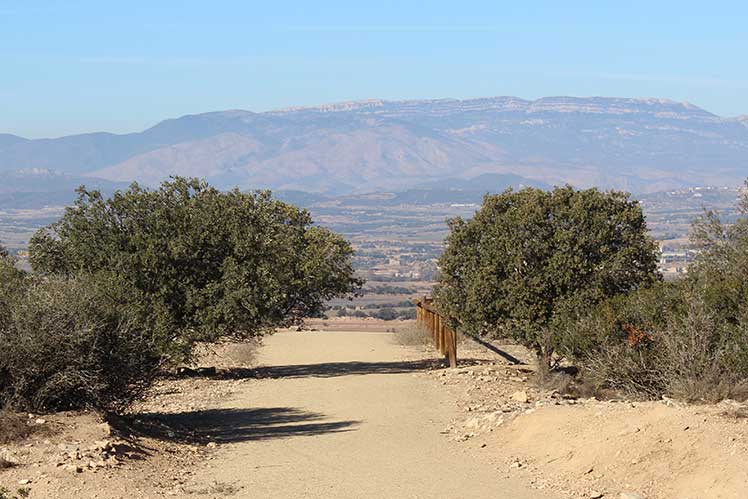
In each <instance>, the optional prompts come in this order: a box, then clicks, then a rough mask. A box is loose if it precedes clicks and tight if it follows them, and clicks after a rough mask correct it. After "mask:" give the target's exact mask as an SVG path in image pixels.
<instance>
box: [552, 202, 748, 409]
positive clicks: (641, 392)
mask: <svg viewBox="0 0 748 499" xmlns="http://www.w3.org/2000/svg"><path fill="white" fill-rule="evenodd" d="M743 203H744V204H745V205H748V203H747V202H746V200H745V199H744V201H743ZM692 239H693V242H694V243H695V245H696V246H697V247H699V248H700V249H701V252H700V254H699V256H698V257H697V259H696V261H695V262H694V263H693V264H692V265H691V266H690V268H689V273H688V276H687V277H686V278H684V279H681V280H679V281H677V282H675V283H672V284H658V285H655V286H653V287H651V288H649V289H643V290H639V291H635V292H633V293H631V294H629V295H627V296H620V297H616V298H613V299H610V300H607V301H605V302H603V303H602V304H601V305H599V306H597V307H596V308H593V309H592V310H591V311H582V310H581V309H578V310H577V311H576V312H575V313H574V314H568V315H567V316H566V317H565V320H564V321H559V323H558V324H557V326H558V328H559V334H558V335H557V338H558V340H559V341H558V344H557V349H558V351H559V352H562V353H563V354H564V355H567V356H568V357H569V358H571V359H572V360H573V361H574V362H576V363H577V364H579V365H580V366H581V367H582V370H583V373H584V375H585V377H586V379H587V380H589V381H591V382H592V383H594V384H595V385H596V386H598V387H607V388H613V389H615V390H618V391H622V392H625V393H628V394H630V395H633V396H638V397H645V398H659V397H661V396H663V395H667V396H671V397H677V398H680V399H683V400H688V401H717V400H720V399H723V398H727V397H730V398H746V397H747V396H748V282H747V281H746V278H745V276H746V275H748V219H746V218H740V219H738V221H737V222H736V223H734V224H733V225H730V226H726V225H724V224H722V222H721V221H720V220H719V218H718V217H717V215H716V214H715V213H712V212H706V213H705V214H704V215H703V216H702V217H700V218H699V219H697V220H696V221H695V223H694V226H693V231H692ZM632 332H633V333H634V334H633V336H634V338H633V339H634V340H637V337H638V340H639V341H631V339H632V338H630V337H629V336H630V334H631V333H632Z"/></svg>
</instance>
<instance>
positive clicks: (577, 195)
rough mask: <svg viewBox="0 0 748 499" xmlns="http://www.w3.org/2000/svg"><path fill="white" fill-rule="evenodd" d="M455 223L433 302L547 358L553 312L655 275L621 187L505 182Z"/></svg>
mask: <svg viewBox="0 0 748 499" xmlns="http://www.w3.org/2000/svg"><path fill="white" fill-rule="evenodd" d="M449 226H450V230H451V232H450V234H449V236H448V238H447V246H446V249H445V251H444V253H443V254H442V256H441V257H440V260H439V267H440V276H441V277H440V282H439V284H438V285H437V287H436V289H435V291H434V295H435V301H436V304H437V306H438V307H439V308H440V309H441V310H442V312H444V313H445V315H447V316H448V317H449V318H450V320H451V321H452V323H453V324H452V325H453V326H454V327H456V328H457V329H459V330H460V331H462V332H463V333H467V334H472V335H479V334H486V333H488V334H494V335H502V336H510V337H513V338H515V339H516V340H518V341H520V342H522V343H523V344H525V345H526V346H528V347H530V348H532V349H534V350H535V351H536V353H537V354H538V355H539V356H541V357H543V358H544V360H545V361H546V362H548V363H550V361H551V357H552V354H553V351H554V342H555V340H556V339H555V337H554V334H553V330H554V324H555V323H556V322H557V321H559V320H561V319H562V318H563V317H565V316H567V315H568V314H574V313H576V312H577V311H579V310H583V309H585V308H586V307H589V306H591V305H593V304H595V303H598V302H600V301H602V300H603V299H605V298H608V297H612V296H615V295H619V294H622V293H627V292H629V291H631V290H634V289H637V288H639V287H641V286H645V285H648V284H650V283H652V282H654V281H656V280H657V279H658V274H657V271H656V268H657V267H656V264H657V247H656V245H655V243H654V241H653V240H651V239H650V238H649V236H648V235H647V230H646V223H645V220H644V216H643V214H642V211H641V208H640V207H639V205H638V203H637V202H635V201H632V200H630V198H629V195H628V194H625V193H622V192H616V191H611V192H601V191H598V190H597V189H588V190H581V191H578V190H575V189H573V188H572V187H570V186H566V187H557V188H555V189H554V190H553V191H550V192H548V191H542V190H539V189H532V188H528V189H522V190H519V191H513V190H511V189H509V190H507V191H504V192H503V193H501V194H498V195H487V196H486V197H485V198H484V200H483V206H482V207H481V209H480V210H479V211H478V212H477V213H476V214H475V216H474V217H473V218H472V219H471V220H468V221H466V220H462V219H460V218H456V219H453V220H451V221H450V222H449Z"/></svg>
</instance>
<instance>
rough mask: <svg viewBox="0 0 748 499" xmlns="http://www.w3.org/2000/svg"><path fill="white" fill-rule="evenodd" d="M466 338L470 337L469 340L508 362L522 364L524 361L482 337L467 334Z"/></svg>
mask: <svg viewBox="0 0 748 499" xmlns="http://www.w3.org/2000/svg"><path fill="white" fill-rule="evenodd" d="M467 338H470V339H471V340H473V341H474V342H476V343H477V344H479V345H480V346H482V347H484V348H486V349H488V350H490V351H492V352H493V353H495V354H496V355H498V356H500V357H501V358H503V359H504V360H505V361H507V362H509V363H510V364H514V365H524V362H522V361H521V360H520V359H518V358H517V357H515V356H514V355H512V354H510V353H509V352H505V351H504V350H501V349H500V348H498V347H496V346H494V345H492V344H491V343H489V342H488V341H486V340H484V339H482V338H479V337H478V336H467Z"/></svg>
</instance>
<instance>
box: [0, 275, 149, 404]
mask: <svg viewBox="0 0 748 499" xmlns="http://www.w3.org/2000/svg"><path fill="white" fill-rule="evenodd" d="M128 296H131V291H130V290H127V289H124V288H121V287H118V286H111V285H110V283H108V282H99V281H96V280H94V279H89V278H76V279H66V278H44V279H39V280H37V281H36V282H34V283H32V284H30V285H29V286H28V289H26V290H24V292H23V293H20V294H19V296H17V297H15V298H14V299H13V300H12V301H11V302H9V303H10V306H9V315H8V318H9V319H8V322H7V323H6V325H5V327H3V328H0V374H3V376H2V378H0V381H1V382H2V384H3V385H4V386H3V387H2V390H0V406H2V405H3V404H14V405H15V406H16V407H20V408H23V409H28V410H34V411H37V410H41V411H44V410H60V409H72V408H84V407H89V408H93V409H97V410H102V411H105V412H108V411H114V412H116V411H120V410H123V409H124V408H126V407H127V406H128V405H129V404H130V403H131V402H132V401H133V400H134V399H135V398H136V397H138V396H139V394H140V393H142V391H143V390H144V389H145V388H146V387H147V386H148V384H149V383H150V381H151V380H152V375H153V374H154V372H155V368H156V367H157V366H158V364H159V361H160V358H159V356H158V355H157V353H156V349H155V348H154V345H153V341H152V335H151V332H150V331H149V330H148V329H147V326H146V324H147V323H146V321H144V320H143V314H142V313H141V311H140V310H139V308H138V306H137V305H131V304H129V302H128Z"/></svg>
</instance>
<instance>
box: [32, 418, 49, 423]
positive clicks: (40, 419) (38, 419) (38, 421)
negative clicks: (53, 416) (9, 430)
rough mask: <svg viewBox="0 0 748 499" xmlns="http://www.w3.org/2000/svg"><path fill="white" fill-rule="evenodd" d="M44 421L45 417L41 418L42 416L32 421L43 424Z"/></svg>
mask: <svg viewBox="0 0 748 499" xmlns="http://www.w3.org/2000/svg"><path fill="white" fill-rule="evenodd" d="M46 422H47V420H46V419H42V418H37V419H36V420H34V423H36V424H44V423H46Z"/></svg>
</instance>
